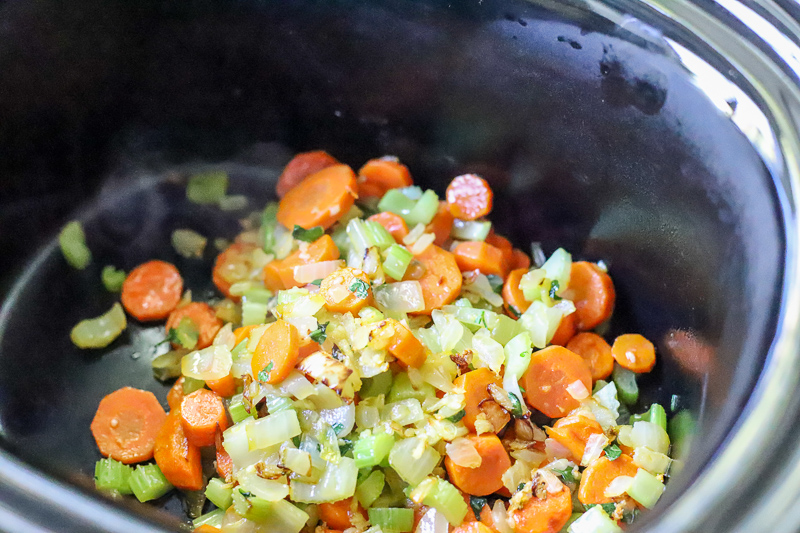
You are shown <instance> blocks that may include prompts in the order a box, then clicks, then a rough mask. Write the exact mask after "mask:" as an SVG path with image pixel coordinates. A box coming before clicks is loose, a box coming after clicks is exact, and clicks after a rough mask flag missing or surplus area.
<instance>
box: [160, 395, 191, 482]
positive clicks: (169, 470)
mask: <svg viewBox="0 0 800 533" xmlns="http://www.w3.org/2000/svg"><path fill="white" fill-rule="evenodd" d="M153 457H154V458H155V460H156V464H157V465H158V467H159V468H160V469H161V472H162V473H163V474H164V477H165V478H167V481H169V482H170V483H172V484H173V485H174V486H175V487H177V488H179V489H184V490H200V489H202V488H203V465H202V463H201V460H200V448H198V447H197V446H195V445H194V444H192V443H190V442H189V440H188V439H187V438H186V435H185V434H184V433H183V426H182V425H181V412H180V409H173V410H172V411H170V412H169V414H167V418H166V420H164V423H163V424H162V425H161V429H160V430H159V431H158V435H157V436H156V444H155V447H154V449H153Z"/></svg>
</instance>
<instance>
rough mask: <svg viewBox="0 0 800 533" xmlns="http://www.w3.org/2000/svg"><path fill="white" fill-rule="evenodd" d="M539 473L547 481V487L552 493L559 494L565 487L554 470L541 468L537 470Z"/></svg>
mask: <svg viewBox="0 0 800 533" xmlns="http://www.w3.org/2000/svg"><path fill="white" fill-rule="evenodd" d="M536 473H537V475H539V476H540V477H541V479H542V480H544V482H545V489H546V490H547V492H549V493H550V494H558V493H559V492H561V491H562V490H563V488H564V483H562V482H561V480H560V479H558V476H556V475H555V474H554V473H553V472H551V471H550V470H548V469H547V468H540V469H539V470H537V471H536Z"/></svg>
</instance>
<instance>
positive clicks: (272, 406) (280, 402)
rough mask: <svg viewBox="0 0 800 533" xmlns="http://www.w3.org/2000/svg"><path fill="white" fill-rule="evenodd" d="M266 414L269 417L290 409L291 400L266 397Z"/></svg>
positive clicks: (283, 397) (279, 397) (281, 397)
mask: <svg viewBox="0 0 800 533" xmlns="http://www.w3.org/2000/svg"><path fill="white" fill-rule="evenodd" d="M266 405H267V412H268V413H269V414H271V415H274V414H275V413H280V412H281V411H286V410H287V409H291V408H292V406H293V403H292V400H290V399H289V398H286V397H285V396H272V395H269V396H267V404H266Z"/></svg>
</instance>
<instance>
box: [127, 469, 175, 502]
mask: <svg viewBox="0 0 800 533" xmlns="http://www.w3.org/2000/svg"><path fill="white" fill-rule="evenodd" d="M130 486H131V490H132V491H133V494H134V496H136V498H137V499H138V500H139V501H140V502H147V501H150V500H155V499H156V498H160V497H161V496H163V495H164V494H166V493H168V492H169V491H171V490H172V488H173V487H172V484H171V483H170V482H169V481H167V478H166V477H164V474H162V473H161V469H160V468H159V467H158V465H156V464H149V465H139V466H137V467H136V469H135V470H134V471H133V473H132V474H131V477H130Z"/></svg>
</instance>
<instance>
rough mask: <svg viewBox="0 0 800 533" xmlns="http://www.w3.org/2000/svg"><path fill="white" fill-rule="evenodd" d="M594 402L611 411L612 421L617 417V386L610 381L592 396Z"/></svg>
mask: <svg viewBox="0 0 800 533" xmlns="http://www.w3.org/2000/svg"><path fill="white" fill-rule="evenodd" d="M593 398H594V400H595V401H596V402H597V403H598V404H600V405H601V406H602V407H605V408H606V409H608V410H609V411H611V413H612V416H613V417H614V420H616V419H617V418H618V417H619V400H618V399H617V386H616V384H614V382H613V381H612V382H611V383H609V384H608V385H606V386H605V387H603V388H601V389H600V390H599V391H597V392H596V393H595V394H594V395H593Z"/></svg>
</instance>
